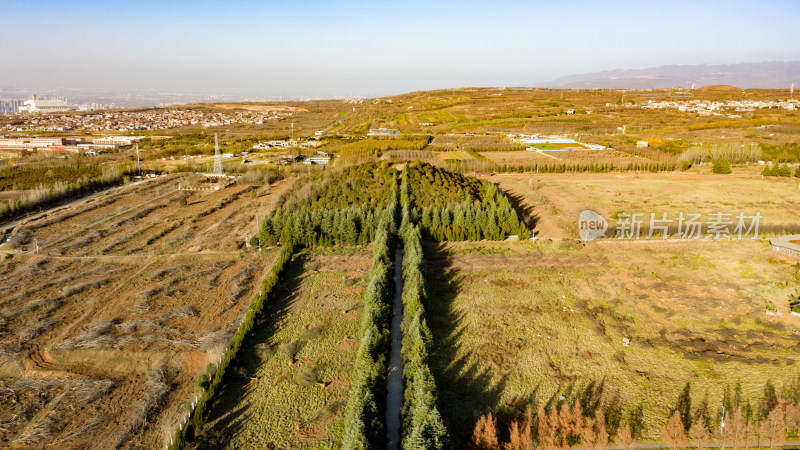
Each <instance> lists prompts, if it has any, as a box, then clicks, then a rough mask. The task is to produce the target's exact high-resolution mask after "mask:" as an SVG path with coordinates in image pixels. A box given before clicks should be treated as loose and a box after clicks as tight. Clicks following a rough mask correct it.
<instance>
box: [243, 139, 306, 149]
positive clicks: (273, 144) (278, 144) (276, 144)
mask: <svg viewBox="0 0 800 450" xmlns="http://www.w3.org/2000/svg"><path fill="white" fill-rule="evenodd" d="M290 147H297V141H295V140H289V141H267V142H259V143H258V144H256V145H254V146H253V150H272V149H281V150H282V149H285V148H290Z"/></svg>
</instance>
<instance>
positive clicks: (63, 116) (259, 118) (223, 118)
mask: <svg viewBox="0 0 800 450" xmlns="http://www.w3.org/2000/svg"><path fill="white" fill-rule="evenodd" d="M95 109H103V108H99V107H98V108H95ZM75 111H81V110H75V109H74V108H73V107H70V106H69V105H68V104H67V102H66V101H65V100H63V99H46V100H45V99H39V98H37V97H36V96H34V97H33V98H31V99H30V100H26V101H24V102H21V104H19V106H18V107H17V112H16V113H14V114H15V115H16V116H18V117H19V119H20V120H15V121H14V122H12V123H6V124H2V125H0V132H26V131H44V132H58V131H72V130H87V131H95V132H104V131H118V132H131V131H149V130H168V129H172V128H180V127H183V126H189V125H202V126H204V127H215V126H224V125H231V124H247V125H261V124H263V123H264V122H266V121H270V120H281V119H286V118H288V117H291V116H292V112H290V111H231V112H204V111H200V110H197V109H152V110H147V111H124V110H123V111H102V112H100V111H91V110H84V111H86V112H83V113H80V112H77V113H76V112H75Z"/></svg>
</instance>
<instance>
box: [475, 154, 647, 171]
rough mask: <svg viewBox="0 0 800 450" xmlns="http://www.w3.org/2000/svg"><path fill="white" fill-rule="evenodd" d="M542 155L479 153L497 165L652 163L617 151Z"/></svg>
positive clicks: (616, 164)
mask: <svg viewBox="0 0 800 450" xmlns="http://www.w3.org/2000/svg"><path fill="white" fill-rule="evenodd" d="M542 153H544V154H542ZM542 153H539V152H535V151H527V150H526V151H517V152H480V154H481V155H483V156H484V157H485V158H486V159H488V160H489V161H492V162H493V163H497V164H526V165H528V164H536V163H541V164H554V163H580V164H592V163H596V164H614V165H615V166H617V167H619V166H626V165H628V164H631V163H633V164H635V163H647V162H652V160H651V159H648V158H643V157H638V156H635V155H631V154H630V153H626V152H621V151H619V150H581V151H563V152H548V151H545V152H542Z"/></svg>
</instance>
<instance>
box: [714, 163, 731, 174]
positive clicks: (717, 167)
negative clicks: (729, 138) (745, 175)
mask: <svg viewBox="0 0 800 450" xmlns="http://www.w3.org/2000/svg"><path fill="white" fill-rule="evenodd" d="M711 171H712V172H714V173H716V174H721V175H727V174H729V173H731V163H729V162H728V160H727V159H718V160H716V161H714V165H713V167H712V168H711Z"/></svg>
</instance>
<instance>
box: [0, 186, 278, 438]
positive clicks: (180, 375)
mask: <svg viewBox="0 0 800 450" xmlns="http://www.w3.org/2000/svg"><path fill="white" fill-rule="evenodd" d="M180 181H181V182H182V183H187V182H189V181H191V180H188V179H186V178H181V179H180ZM178 182H179V178H178V177H176V176H168V177H162V178H159V179H156V180H154V181H150V182H147V183H144V184H141V185H136V186H131V187H127V188H122V189H118V190H115V191H113V192H112V193H108V194H105V195H102V196H99V197H96V198H93V199H91V200H89V201H86V202H83V203H81V204H78V205H75V206H73V207H70V208H65V209H62V210H60V211H57V212H54V213H51V214H48V215H45V216H44V217H41V218H39V219H37V220H32V221H30V222H28V223H26V224H24V225H21V226H19V227H17V228H16V229H15V230H14V231H13V233H12V234H11V236H10V241H9V244H6V245H5V246H4V248H3V249H5V250H7V251H11V252H14V253H13V254H12V256H11V257H10V258H8V259H4V261H3V262H2V263H0V285H2V286H1V287H0V291H2V292H3V295H2V302H1V303H0V324H2V335H0V348H2V353H1V354H0V357H2V359H1V360H0V372H1V373H2V381H0V383H2V388H3V389H2V391H3V394H2V397H0V404H2V405H3V407H2V408H1V409H2V412H0V423H2V425H0V427H1V428H0V443H2V445H13V446H23V447H39V446H43V445H46V444H47V445H52V444H54V443H58V445H60V446H62V447H82V448H86V447H91V448H111V447H114V446H117V445H121V446H125V447H138V446H143V447H147V448H154V447H160V446H163V445H164V444H165V443H168V441H169V437H171V436H172V434H173V432H174V430H175V427H176V426H177V422H178V421H179V420H180V419H181V418H182V417H183V414H184V413H185V408H184V407H185V403H186V402H187V401H189V400H191V399H192V398H193V397H194V395H195V389H196V382H195V380H196V379H197V378H198V376H199V375H200V374H202V373H203V372H204V371H206V370H207V365H208V364H209V363H217V362H218V360H219V358H220V356H221V355H222V352H223V351H224V349H225V348H226V346H227V345H228V344H229V342H230V337H231V335H232V333H233V331H235V329H236V327H237V326H238V324H239V322H240V321H241V319H242V316H243V314H244V312H245V311H246V309H247V306H248V305H249V303H250V301H251V299H252V298H253V296H254V294H255V292H256V291H257V289H258V282H259V280H260V279H261V278H262V276H263V274H264V273H266V271H267V269H268V268H269V267H270V265H271V264H272V261H273V259H274V251H273V250H266V251H263V252H260V253H259V252H257V251H250V252H242V251H240V250H239V248H240V247H243V246H244V242H245V236H246V235H247V233H248V230H254V229H255V214H257V213H258V214H266V213H268V212H269V210H270V208H271V204H272V203H273V202H274V200H275V198H276V197H277V195H278V193H279V192H280V191H282V190H283V189H285V187H286V186H287V185H288V181H287V182H281V183H278V184H276V185H275V186H274V188H273V189H272V190H269V191H266V192H262V191H263V190H264V187H263V186H239V185H232V186H229V187H227V188H224V189H221V190H219V191H178V190H177V185H178ZM254 190H255V192H256V196H254V197H253V196H251V194H250V192H252V191H254ZM181 198H185V199H186V202H185V203H186V206H181V203H182V202H181V201H180V199H181ZM245 202H246V203H247V204H245ZM250 233H251V235H252V233H253V231H250ZM36 244H38V247H39V252H38V253H36V251H35V250H36ZM12 246H13V247H12ZM12 248H13V249H12Z"/></svg>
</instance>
